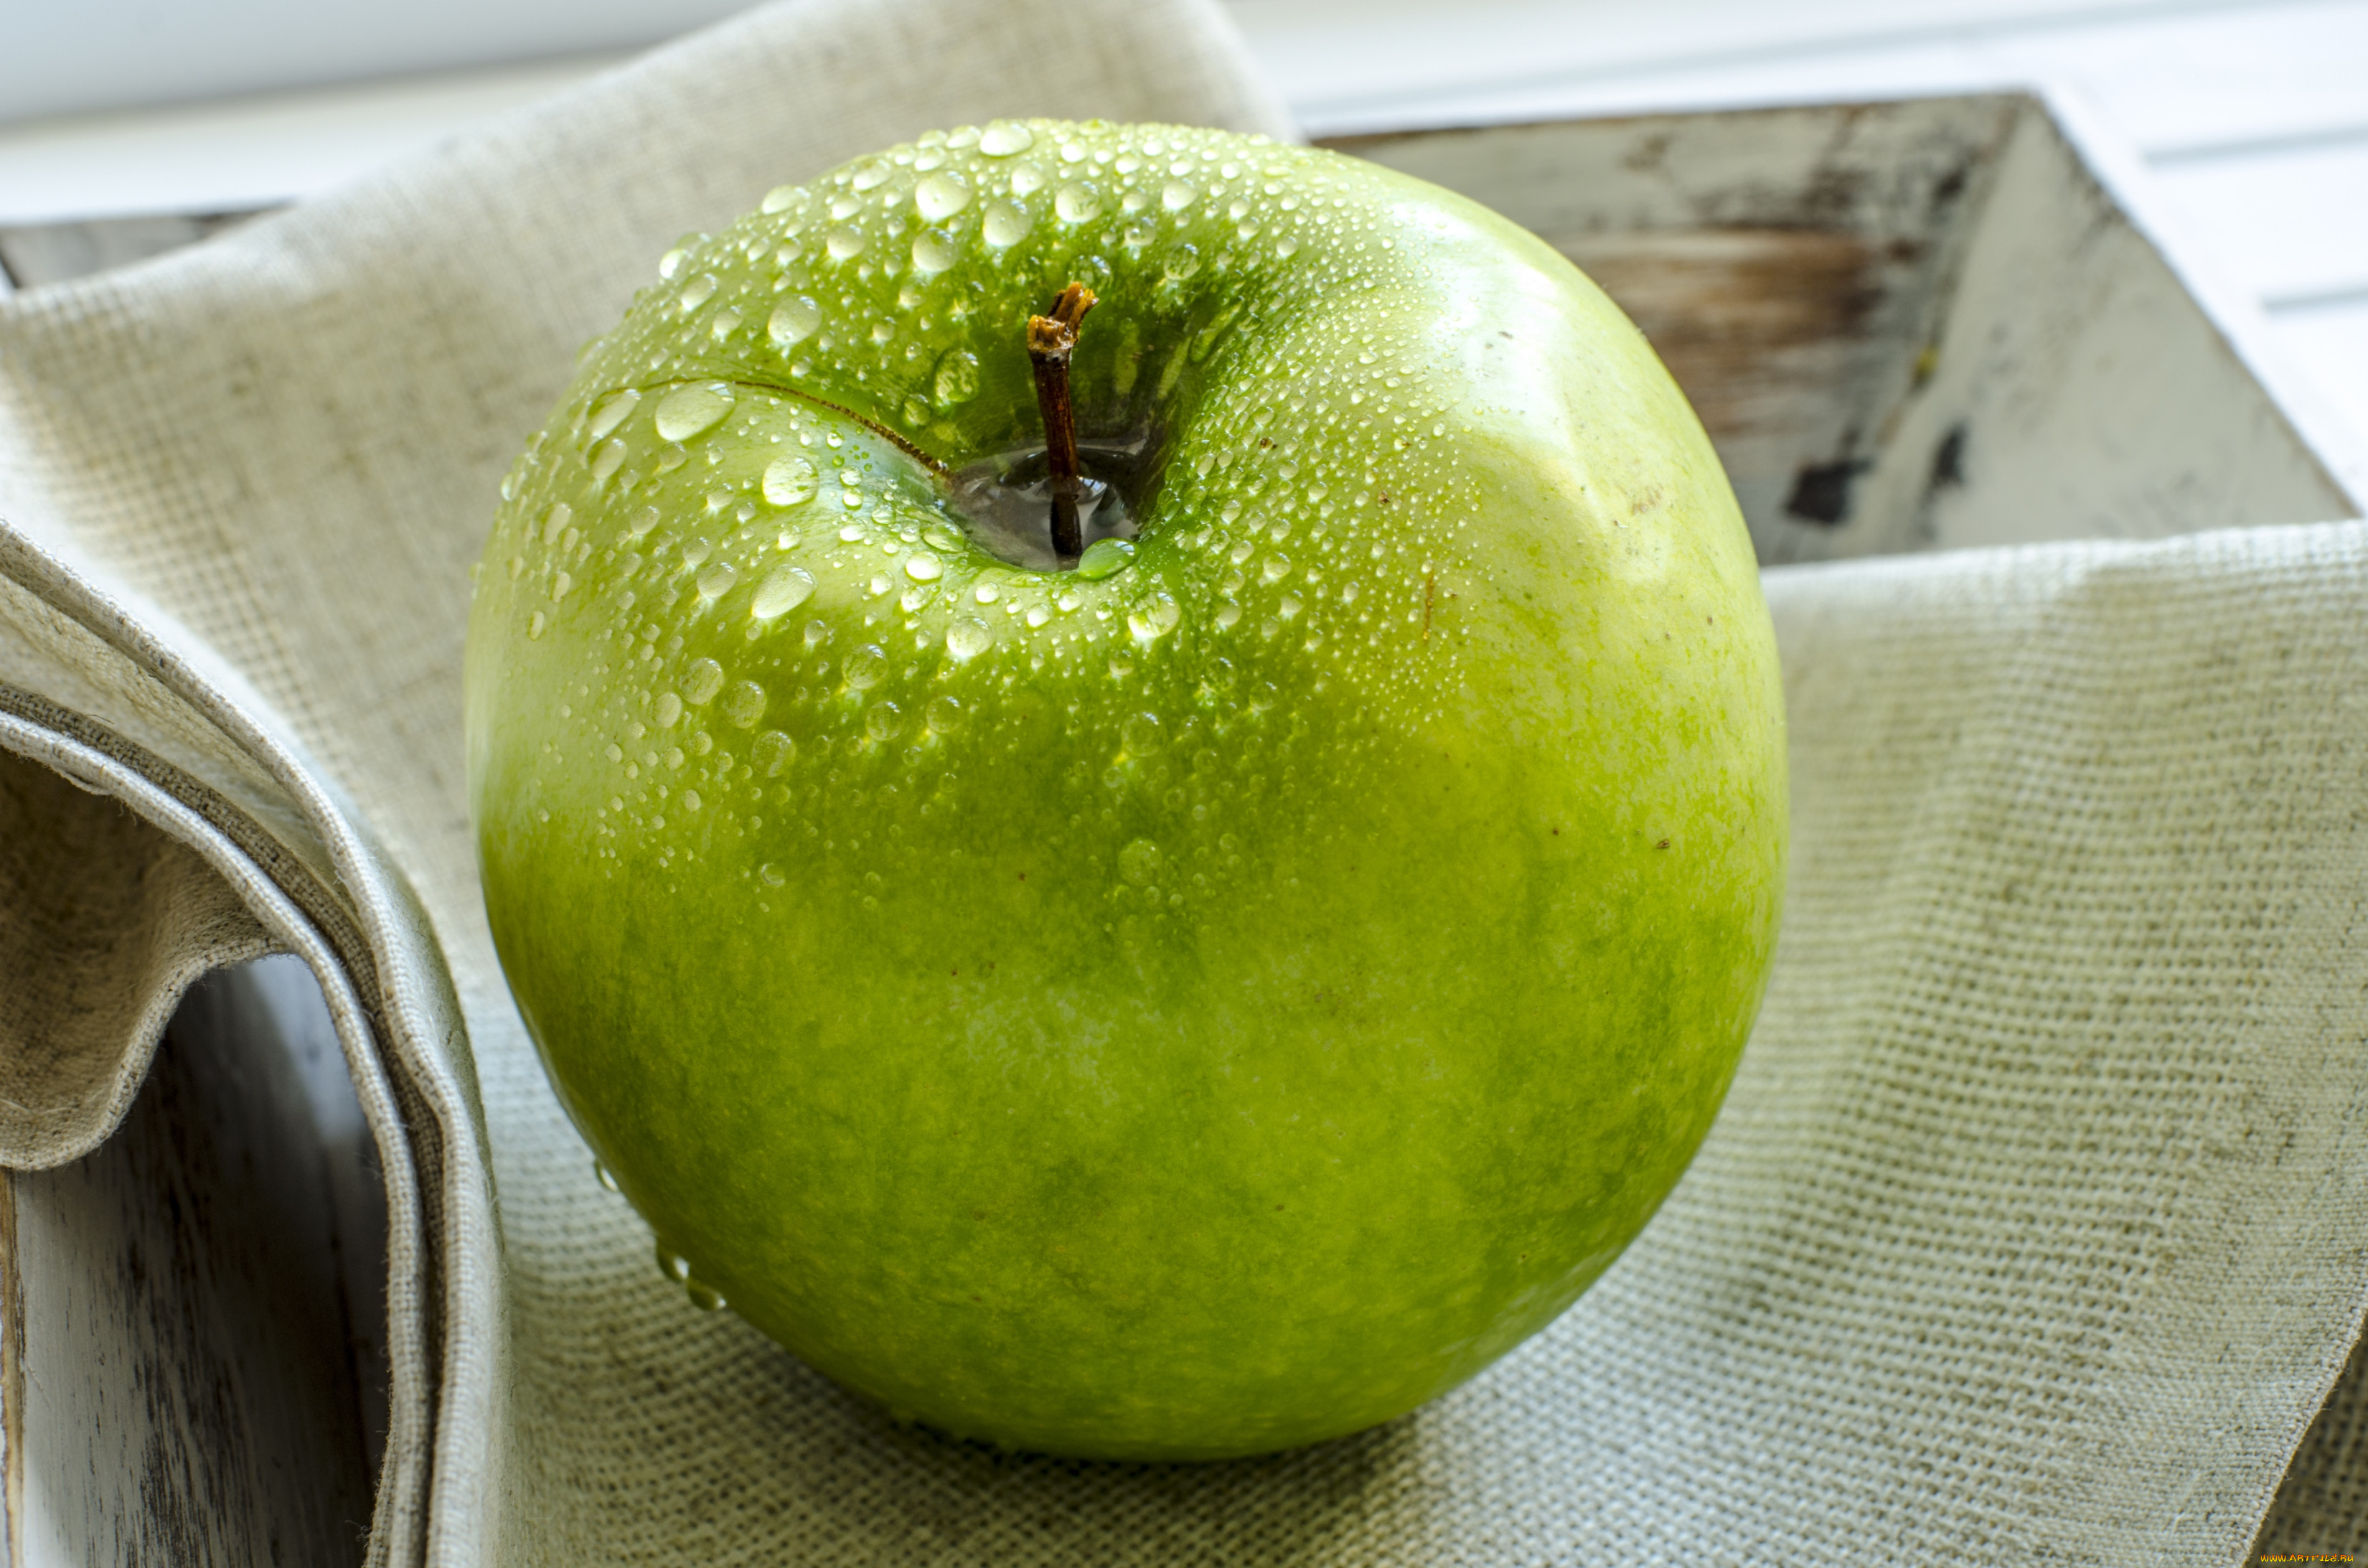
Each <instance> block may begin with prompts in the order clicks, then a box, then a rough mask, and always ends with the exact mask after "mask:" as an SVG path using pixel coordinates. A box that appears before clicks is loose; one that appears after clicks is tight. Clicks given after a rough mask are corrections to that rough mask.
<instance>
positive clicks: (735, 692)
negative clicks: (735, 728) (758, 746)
mask: <svg viewBox="0 0 2368 1568" xmlns="http://www.w3.org/2000/svg"><path fill="white" fill-rule="evenodd" d="M723 716H724V717H725V718H726V719H729V720H731V721H732V722H734V724H737V725H739V726H740V727H741V728H742V729H744V730H749V729H754V728H756V725H757V720H759V719H761V718H763V717H764V716H765V688H764V687H761V686H758V685H757V683H756V682H755V681H753V680H744V681H739V682H735V683H734V686H733V687H732V689H731V690H729V691H727V692H725V693H724V694H723Z"/></svg>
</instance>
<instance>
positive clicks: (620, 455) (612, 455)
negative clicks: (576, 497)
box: [591, 440, 625, 484]
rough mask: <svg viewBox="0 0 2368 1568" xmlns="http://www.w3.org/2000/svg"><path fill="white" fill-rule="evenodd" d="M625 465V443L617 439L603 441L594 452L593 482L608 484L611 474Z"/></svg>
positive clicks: (592, 465)
mask: <svg viewBox="0 0 2368 1568" xmlns="http://www.w3.org/2000/svg"><path fill="white" fill-rule="evenodd" d="M624 465H625V443H624V442H622V441H617V440H611V441H603V442H601V443H600V449H599V450H598V451H596V452H594V453H593V454H592V464H591V467H592V483H595V484H606V483H609V475H610V474H612V473H614V472H617V471H618V470H619V469H620V468H622V467H623V466H624Z"/></svg>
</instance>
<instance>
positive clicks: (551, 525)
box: [542, 501, 575, 544]
mask: <svg viewBox="0 0 2368 1568" xmlns="http://www.w3.org/2000/svg"><path fill="white" fill-rule="evenodd" d="M574 518H575V507H573V506H569V505H568V504H567V503H566V502H564V501H554V502H552V506H551V510H550V511H548V512H545V513H544V514H543V515H542V542H543V543H545V544H551V543H554V542H556V541H557V540H558V538H559V536H560V534H561V533H563V532H564V531H565V529H566V528H567V525H568V524H569V522H571V521H573V520H574Z"/></svg>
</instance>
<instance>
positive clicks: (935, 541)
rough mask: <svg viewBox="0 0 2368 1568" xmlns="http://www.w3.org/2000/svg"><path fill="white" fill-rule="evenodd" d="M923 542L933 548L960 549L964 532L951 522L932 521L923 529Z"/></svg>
mask: <svg viewBox="0 0 2368 1568" xmlns="http://www.w3.org/2000/svg"><path fill="white" fill-rule="evenodd" d="M921 542H922V543H923V544H926V545H928V547H929V548H930V549H931V550H960V549H961V548H962V530H961V529H960V528H956V527H954V526H953V525H952V524H951V523H931V524H930V525H929V526H928V527H927V528H923V529H922V530H921Z"/></svg>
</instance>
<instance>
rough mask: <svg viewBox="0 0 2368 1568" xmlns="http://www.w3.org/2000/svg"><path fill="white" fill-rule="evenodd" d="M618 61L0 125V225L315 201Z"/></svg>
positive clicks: (574, 60)
mask: <svg viewBox="0 0 2368 1568" xmlns="http://www.w3.org/2000/svg"><path fill="white" fill-rule="evenodd" d="M620 58H622V57H621V56H620V55H616V54H580V55H569V56H567V57H565V58H563V59H557V60H543V61H535V62H529V63H526V64H522V65H515V66H507V67H504V68H502V69H499V70H487V71H470V72H459V73H451V74H442V75H434V76H421V77H413V78H399V79H394V80H388V81H377V82H364V83H359V84H347V85H340V86H336V87H334V88H318V89H312V90H307V91H301V92H288V93H280V94H272V95H263V96H256V97H243V98H232V99H226V100H222V101H219V102H212V103H200V104H188V105H178V106H173V107H169V108H152V109H145V110H138V111H130V112H124V113H117V114H94V115H86V116H82V117H79V118H75V119H42V120H32V121H25V122H20V123H17V124H0V225H8V224H20V225H21V224H31V223H54V222H66V221H70V220H74V219H82V218H108V217H118V216H141V217H147V216H154V215H157V214H170V213H204V212H229V211H239V210H246V209H250V208H256V207H268V206H275V205H277V204H279V203H280V202H284V201H290V200H294V199H298V198H301V197H305V196H311V195H314V194H316V193H318V192H320V191H323V190H326V189H328V188H329V187H332V186H335V185H337V184H338V183H340V182H342V181H344V180H347V179H351V178H352V177H354V176H356V175H359V174H361V173H363V172H364V171H366V170H369V169H372V168H375V167H377V166H378V165H381V164H384V163H387V162H390V161H391V160H393V159H395V158H399V157H402V156H404V154H406V153H413V152H416V151H418V150H420V149H422V148H425V147H428V146H432V145H433V144H434V143H436V142H438V141H441V140H442V139H443V138H445V137H447V136H450V135H451V134H452V133H453V132H454V131H460V130H462V129H465V128H466V127H468V126H471V125H473V124H476V123H478V122H480V121H483V120H484V119H490V118H492V117H493V116H495V115H497V114H500V113H502V112H504V111H505V110H507V109H511V108H517V107H518V106H519V105H521V104H526V103H530V102H532V101H533V100H534V99H536V98H539V97H543V96H544V95H546V94H549V93H554V92H557V91H559V90H560V89H562V88H564V87H566V86H568V85H572V84H574V83H575V82H578V81H581V80H582V79H584V78H585V77H586V76H588V75H590V74H593V73H594V72H596V71H600V70H605V69H607V68H608V67H609V66H610V65H612V64H614V63H616V62H617V61H618V60H619V59H620Z"/></svg>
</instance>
